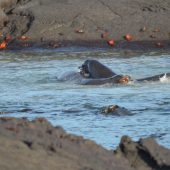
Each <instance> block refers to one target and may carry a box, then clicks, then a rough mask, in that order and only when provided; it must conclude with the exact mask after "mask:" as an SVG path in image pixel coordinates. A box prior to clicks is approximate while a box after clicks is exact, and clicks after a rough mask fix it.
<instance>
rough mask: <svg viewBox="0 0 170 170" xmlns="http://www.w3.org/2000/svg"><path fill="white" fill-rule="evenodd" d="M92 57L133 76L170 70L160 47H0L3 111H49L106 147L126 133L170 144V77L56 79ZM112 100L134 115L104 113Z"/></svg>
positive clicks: (47, 115)
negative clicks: (120, 81)
mask: <svg viewBox="0 0 170 170" xmlns="http://www.w3.org/2000/svg"><path fill="white" fill-rule="evenodd" d="M88 58H93V59H97V60H99V61H101V62H102V63H104V64H106V65H107V66H109V67H110V68H111V69H112V70H114V71H115V72H116V73H121V74H127V75H130V76H132V77H133V78H142V77H145V76H151V75H155V74H160V73H166V72H170V54H163V53H161V54H160V53H156V52H152V53H145V54H143V53H139V52H132V51H122V52H120V51H114V52H113V51H111V50H102V49H91V50H90V51H89V50H88V49H75V48H72V49H60V50H56V51H55V50H53V51H51V50H42V49H35V50H31V51H22V52H21V51H15V52H13V51H8V52H0V90H1V93H0V112H4V113H6V114H5V115H2V116H15V117H27V118H29V119H33V118H35V117H45V118H47V119H48V120H49V121H51V122H52V123H53V124H54V125H61V126H63V127H64V128H65V129H66V130H67V131H68V132H71V133H74V134H79V135H83V136H84V137H86V138H90V139H93V140H95V141H96V142H97V143H99V144H102V145H103V146H105V147H107V148H113V147H115V146H117V145H118V143H119V141H120V138H121V136H122V135H129V136H131V137H132V138H133V139H135V140H137V139H139V138H141V137H148V136H152V137H154V138H156V139H157V141H158V142H159V143H161V144H163V145H164V146H166V147H170V144H169V140H170V125H169V121H170V90H169V89H170V82H169V81H168V82H153V83H142V84H130V85H127V86H124V85H123V86H110V85H105V86H81V85H76V84H71V83H70V84H69V83H64V82H62V83H61V82H58V81H57V77H58V76H60V75H61V74H62V73H64V72H66V71H76V70H77V68H78V66H80V65H81V64H82V63H83V62H84V60H86V59H88ZM111 104H118V105H120V106H123V107H126V108H127V109H129V110H131V111H132V112H133V113H134V115H133V116H120V117H116V116H104V115H101V114H100V113H99V110H100V108H101V107H103V106H107V105H111Z"/></svg>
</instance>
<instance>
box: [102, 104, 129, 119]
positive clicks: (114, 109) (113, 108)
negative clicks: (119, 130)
mask: <svg viewBox="0 0 170 170" xmlns="http://www.w3.org/2000/svg"><path fill="white" fill-rule="evenodd" d="M101 113H102V114H104V115H115V116H123V115H132V113H131V112H130V111H129V110H127V109H126V108H124V107H120V106H118V105H114V104H113V105H109V106H106V107H103V108H102V109H101Z"/></svg>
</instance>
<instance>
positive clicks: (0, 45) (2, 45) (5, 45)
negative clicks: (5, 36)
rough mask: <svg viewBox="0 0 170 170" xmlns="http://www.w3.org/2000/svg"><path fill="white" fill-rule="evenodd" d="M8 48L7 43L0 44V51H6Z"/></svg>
mask: <svg viewBox="0 0 170 170" xmlns="http://www.w3.org/2000/svg"><path fill="white" fill-rule="evenodd" d="M6 48H7V42H6V41H3V42H2V43H0V49H6Z"/></svg>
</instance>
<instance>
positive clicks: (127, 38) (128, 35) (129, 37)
mask: <svg viewBox="0 0 170 170" xmlns="http://www.w3.org/2000/svg"><path fill="white" fill-rule="evenodd" d="M124 39H125V40H126V41H132V40H133V37H132V35H130V34H126V35H125V36H124Z"/></svg>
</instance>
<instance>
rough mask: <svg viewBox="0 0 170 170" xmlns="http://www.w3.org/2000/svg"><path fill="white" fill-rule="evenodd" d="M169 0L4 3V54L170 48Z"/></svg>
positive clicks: (0, 25)
mask: <svg viewBox="0 0 170 170" xmlns="http://www.w3.org/2000/svg"><path fill="white" fill-rule="evenodd" d="M169 18H170V2H169V0H164V1H162V0H150V1H147V0H121V1H119V2H117V0H112V1H111V0H104V1H103V0H93V1H91V0H87V1H86V2H85V1H83V0H79V1H77V0H62V1H61V0H57V1H50V0H34V1H33V0H1V2H0V39H1V41H0V42H1V43H3V42H5V43H6V44H2V45H0V47H1V46H2V47H4V46H5V48H1V49H18V48H19V49H22V48H27V47H47V48H59V47H65V46H66V47H67V46H85V47H91V46H94V47H110V48H121V49H126V48H127V49H142V50H148V49H169V48H170V30H169V27H170V19H169Z"/></svg>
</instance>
